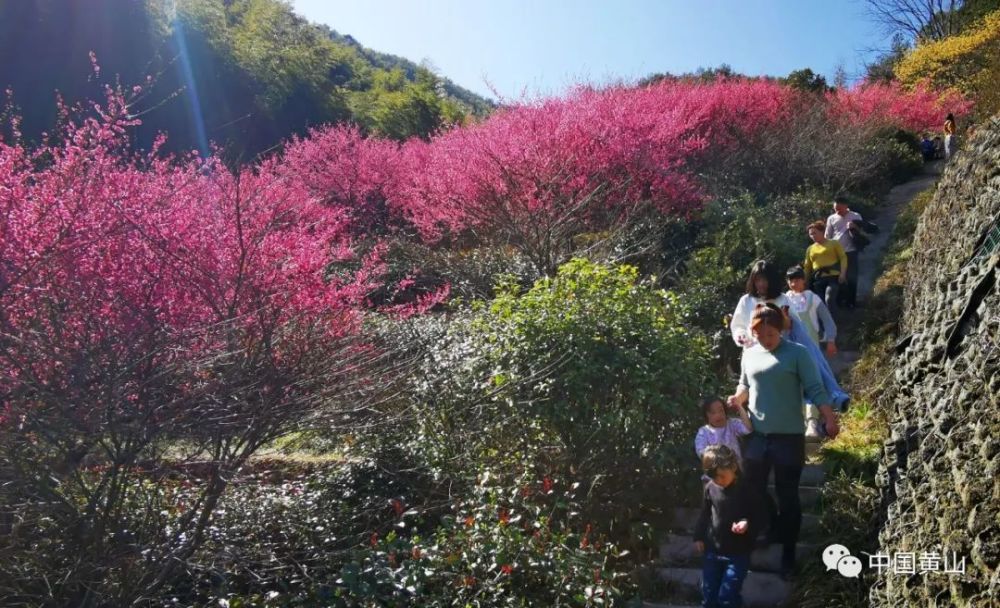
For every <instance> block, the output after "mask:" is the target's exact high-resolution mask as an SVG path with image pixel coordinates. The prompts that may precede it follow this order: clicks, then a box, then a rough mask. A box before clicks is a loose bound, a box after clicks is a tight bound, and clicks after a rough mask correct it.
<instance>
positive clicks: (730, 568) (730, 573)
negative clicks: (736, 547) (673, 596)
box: [701, 550, 750, 608]
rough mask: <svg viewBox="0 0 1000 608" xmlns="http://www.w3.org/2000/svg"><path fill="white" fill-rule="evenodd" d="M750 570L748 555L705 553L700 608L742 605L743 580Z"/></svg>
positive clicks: (737, 607)
mask: <svg viewBox="0 0 1000 608" xmlns="http://www.w3.org/2000/svg"><path fill="white" fill-rule="evenodd" d="M749 568H750V556H749V555H719V554H718V553H716V552H714V551H712V550H706V551H705V561H704V562H703V563H702V568H701V596H702V598H703V599H702V602H701V605H702V608H739V607H740V606H742V605H743V596H742V595H740V591H741V590H742V589H743V579H745V578H746V577H747V570H749Z"/></svg>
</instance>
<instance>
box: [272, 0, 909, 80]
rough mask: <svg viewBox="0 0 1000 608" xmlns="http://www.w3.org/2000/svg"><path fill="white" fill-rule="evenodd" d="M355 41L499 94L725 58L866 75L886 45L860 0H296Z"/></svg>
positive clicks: (743, 68) (303, 10)
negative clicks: (428, 64)
mask: <svg viewBox="0 0 1000 608" xmlns="http://www.w3.org/2000/svg"><path fill="white" fill-rule="evenodd" d="M292 4H293V6H294V7H295V10H296V12H297V13H299V14H300V15H302V16H304V17H306V18H308V19H309V20H311V21H314V22H319V23H325V24H327V25H329V26H330V27H332V28H333V29H335V30H337V31H338V32H340V33H342V34H350V35H351V36H354V38H356V39H357V40H358V41H359V42H360V43H361V44H363V45H365V46H367V47H369V48H372V49H375V50H379V51H383V52H387V53H393V54H395V55H401V56H403V57H406V58H408V59H411V60H413V61H417V62H419V61H422V60H424V59H429V60H430V61H431V62H432V63H433V65H434V66H436V68H437V69H438V71H439V72H440V73H441V74H442V75H443V76H447V77H448V78H451V79H452V80H453V81H455V82H456V83H457V84H459V85H461V86H464V87H466V88H469V89H471V90H473V91H476V92H477V93H481V94H485V95H490V96H492V95H491V94H490V88H489V86H488V85H487V82H489V83H491V84H492V86H493V87H495V89H496V90H497V91H498V92H499V93H500V94H502V95H503V96H505V97H508V98H517V97H519V96H520V95H521V94H522V93H527V94H529V95H536V94H543V95H545V94H556V93H559V92H560V91H562V90H564V89H565V88H566V87H567V86H569V85H571V84H573V83H576V82H581V81H586V82H597V83H601V82H606V81H609V80H617V79H625V80H634V79H637V78H640V77H642V76H645V75H648V74H651V73H654V72H664V71H667V72H673V73H681V72H687V71H693V70H695V69H696V68H698V67H710V66H717V65H719V64H721V63H728V64H729V65H731V66H732V67H733V68H734V69H735V70H736V71H738V72H743V73H746V74H751V75H759V74H770V75H776V76H783V75H786V74H788V72H790V71H792V70H794V69H798V68H803V67H810V68H812V69H813V70H814V71H816V72H819V73H822V74H824V75H826V76H827V80H828V81H832V79H833V74H834V70H835V69H836V67H837V66H838V65H842V66H843V67H844V69H845V70H846V72H847V74H848V76H849V78H852V79H853V78H856V77H858V76H860V75H862V74H863V71H864V64H865V61H866V60H870V59H871V58H872V57H873V55H872V53H871V49H873V48H887V47H888V46H889V43H888V41H887V40H885V37H884V36H883V35H882V34H881V32H880V31H879V29H878V27H877V26H876V25H874V24H873V23H872V22H871V21H870V20H869V19H868V18H867V16H866V14H865V7H864V3H863V2H862V0H770V1H766V0H692V1H681V0H618V1H613V0H605V1H600V0H577V1H570V0H535V1H533V2H532V1H526V0H497V1H492V2H489V1H486V0H465V1H464V2H463V1H459V0H293V2H292Z"/></svg>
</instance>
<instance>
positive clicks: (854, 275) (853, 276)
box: [837, 251, 859, 307]
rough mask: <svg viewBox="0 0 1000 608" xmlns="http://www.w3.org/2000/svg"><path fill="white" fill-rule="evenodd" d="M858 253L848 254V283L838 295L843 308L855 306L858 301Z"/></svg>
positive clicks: (851, 252)
mask: <svg viewBox="0 0 1000 608" xmlns="http://www.w3.org/2000/svg"><path fill="white" fill-rule="evenodd" d="M858 270H859V268H858V252H857V251H848V252H847V282H846V283H844V285H843V286H841V288H840V292H839V293H838V294H837V304H840V305H841V306H851V307H853V306H855V305H856V304H857V299H858Z"/></svg>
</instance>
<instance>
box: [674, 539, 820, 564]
mask: <svg viewBox="0 0 1000 608" xmlns="http://www.w3.org/2000/svg"><path fill="white" fill-rule="evenodd" d="M820 551H821V549H820V548H818V547H817V546H816V545H811V544H803V543H799V545H798V546H797V547H796V557H797V558H798V560H799V562H803V561H805V560H809V559H812V558H813V557H814V556H815V557H817V558H818V557H819V556H820ZM660 561H662V562H663V564H664V565H666V566H690V567H694V566H698V565H700V564H701V555H699V554H698V553H696V552H695V550H694V543H693V542H692V540H691V537H690V536H686V535H680V534H670V535H668V536H667V538H666V541H665V542H664V543H663V544H662V545H660ZM750 569H751V570H757V571H760V572H777V571H778V570H780V569H781V545H777V544H772V545H767V546H766V547H759V548H757V549H755V550H754V552H753V553H751V554H750Z"/></svg>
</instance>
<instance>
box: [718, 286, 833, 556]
mask: <svg viewBox="0 0 1000 608" xmlns="http://www.w3.org/2000/svg"><path fill="white" fill-rule="evenodd" d="M786 319H787V315H786V314H785V313H783V312H782V311H780V310H779V309H778V308H777V307H776V306H774V305H773V304H760V305H758V306H757V307H756V308H755V309H754V312H753V315H752V316H751V321H750V328H751V333H752V335H753V338H754V345H753V346H751V347H749V348H747V349H745V350H744V351H743V357H742V360H741V361H740V383H739V386H738V387H737V388H736V393H735V394H734V395H732V396H731V397H729V399H728V400H727V401H728V404H729V406H730V407H733V408H741V407H743V406H744V405H746V406H748V409H749V414H750V421H751V423H752V425H753V431H752V432H751V433H750V435H749V436H748V440H747V443H746V446H745V447H744V449H743V466H744V469H745V471H746V475H747V482H748V484H749V485H750V486H751V487H753V488H755V490H756V492H757V493H758V494H759V495H760V496H761V497H763V498H764V500H765V502H766V503H767V505H768V507H769V510H770V512H771V534H770V536H771V538H772V540H774V541H776V542H780V543H781V544H782V554H781V572H782V575H789V574H791V572H792V570H793V569H794V567H795V545H796V543H797V542H798V537H799V528H800V526H801V524H802V506H801V504H800V502H799V481H800V479H801V476H802V467H803V466H804V464H805V434H804V433H805V419H804V417H803V408H802V397H803V395H805V396H806V398H808V399H809V400H810V401H812V402H813V403H815V404H816V405H817V406H818V407H819V410H820V413H821V414H822V415H823V417H824V418H825V420H826V429H827V433H829V435H830V436H831V437H836V436H837V433H838V432H839V427H838V424H837V416H836V414H835V413H834V411H833V408H832V407H831V405H830V404H831V397H830V394H829V393H828V392H827V390H826V388H825V387H824V386H823V381H822V379H821V378H820V374H819V369H818V368H817V367H816V364H815V363H814V362H813V358H812V356H810V354H809V351H808V350H807V349H806V347H805V346H803V345H801V344H797V343H795V342H792V341H791V340H788V339H787V338H785V337H784V336H783V333H784V328H785V323H786ZM772 468H773V469H774V488H775V493H776V494H777V496H778V506H777V508H775V506H774V504H773V503H772V501H771V497H770V495H769V494H768V493H767V478H768V476H769V475H770V472H771V469H772Z"/></svg>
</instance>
